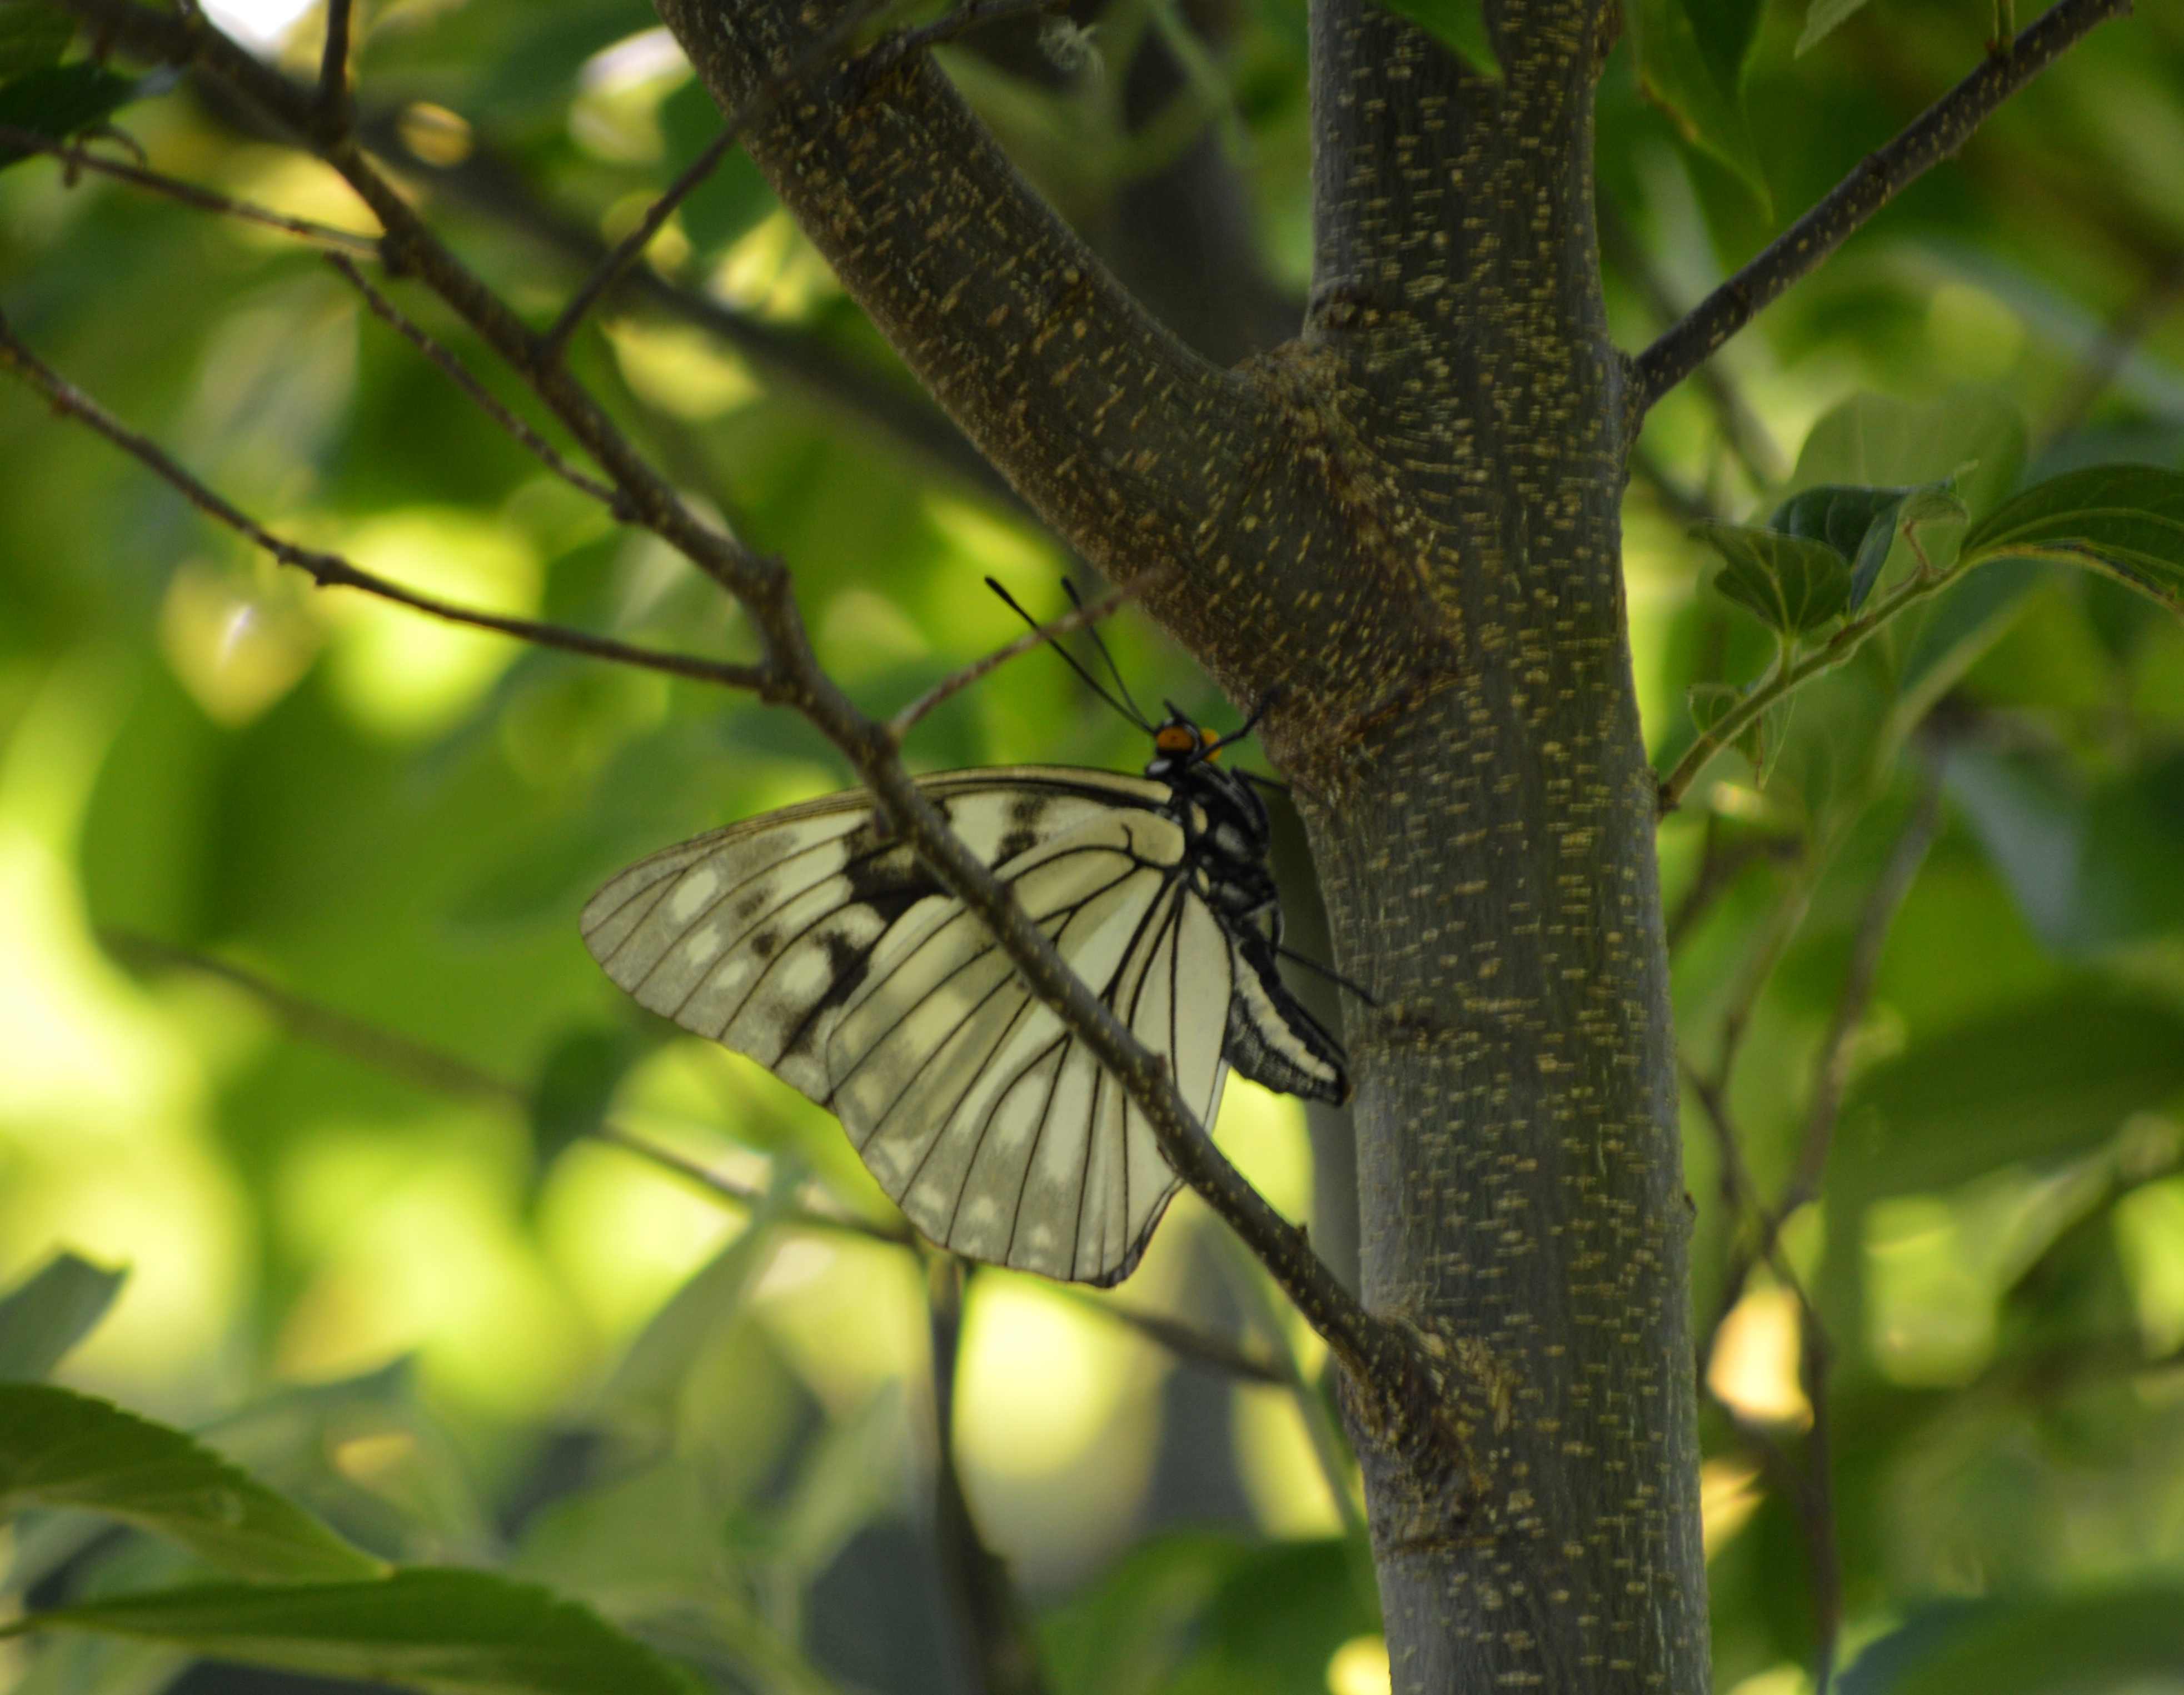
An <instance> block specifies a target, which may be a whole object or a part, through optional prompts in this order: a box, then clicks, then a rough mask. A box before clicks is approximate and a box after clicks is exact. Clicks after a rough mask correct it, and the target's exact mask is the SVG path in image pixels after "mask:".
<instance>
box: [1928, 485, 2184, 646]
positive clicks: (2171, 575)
mask: <svg viewBox="0 0 2184 1695" xmlns="http://www.w3.org/2000/svg"><path fill="white" fill-rule="evenodd" d="M1964 553H1965V555H1967V557H1971V556H1976V557H1977V558H1979V559H1981V560H1991V559H2013V558H2014V559H2059V560H2066V561H2068V562H2069V563H2071V564H2074V565H2081V566H2086V567H2087V568H2088V569H2090V570H2093V571H2098V572H2102V573H2103V574H2104V575H2106V576H2109V577H2114V578H2115V579H2116V580H2117V581H2118V582H2119V583H2127V584H2129V585H2130V586H2131V588H2136V589H2137V590H2138V591H2139V593H2141V594H2147V595H2150V596H2151V597H2152V598H2153V599H2156V600H2158V601H2159V602H2160V603H2161V604H2162V605H2165V606H2166V607H2168V608H2169V609H2170V611H2175V612H2184V475H2179V474H2178V473H2177V472H2176V471H2164V470H2161V469H2160V468H2159V467H2158V466H2150V465H2096V466H2087V468H2086V469H2085V470H2083V471H2068V472H2065V473H2064V475H2063V476H2061V477H2054V478H2052V479H2050V480H2049V481H2048V482H2042V483H2041V484H2039V485H2038V486H2036V487H2035V488H2028V489H2026V490H2025V493H2022V494H2020V495H2019V496H2018V497H2017V498H2016V499H2014V500H2012V501H2011V502H2010V503H2009V505H2006V506H2004V507H2003V508H2002V509H2001V510H1999V511H1997V512H1993V513H1991V514H1990V515H1989V516H1986V517H1985V518H1983V519H1981V521H1979V522H1978V523H1976V524H1975V525H1973V526H1972V527H1971V529H1970V532H1968V533H1967V534H1966V535H1965V537H1964Z"/></svg>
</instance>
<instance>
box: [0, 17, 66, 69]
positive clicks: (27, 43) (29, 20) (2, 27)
mask: <svg viewBox="0 0 2184 1695" xmlns="http://www.w3.org/2000/svg"><path fill="white" fill-rule="evenodd" d="M74 38H75V19H74V18H72V17H70V15H69V14H67V13H65V12H64V11H62V10H61V9H60V8H58V7H57V6H48V5H44V4H42V3H39V0H8V3H7V4H5V5H0V82H5V81H10V80H12V79H13V78H15V77H18V76H20V75H23V74H24V72H25V71H30V70H41V69H42V68H43V67H44V66H46V65H49V64H59V63H60V57H61V55H62V54H63V53H66V52H67V51H68V44H69V42H70V41H72V40H73V39H74Z"/></svg>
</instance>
